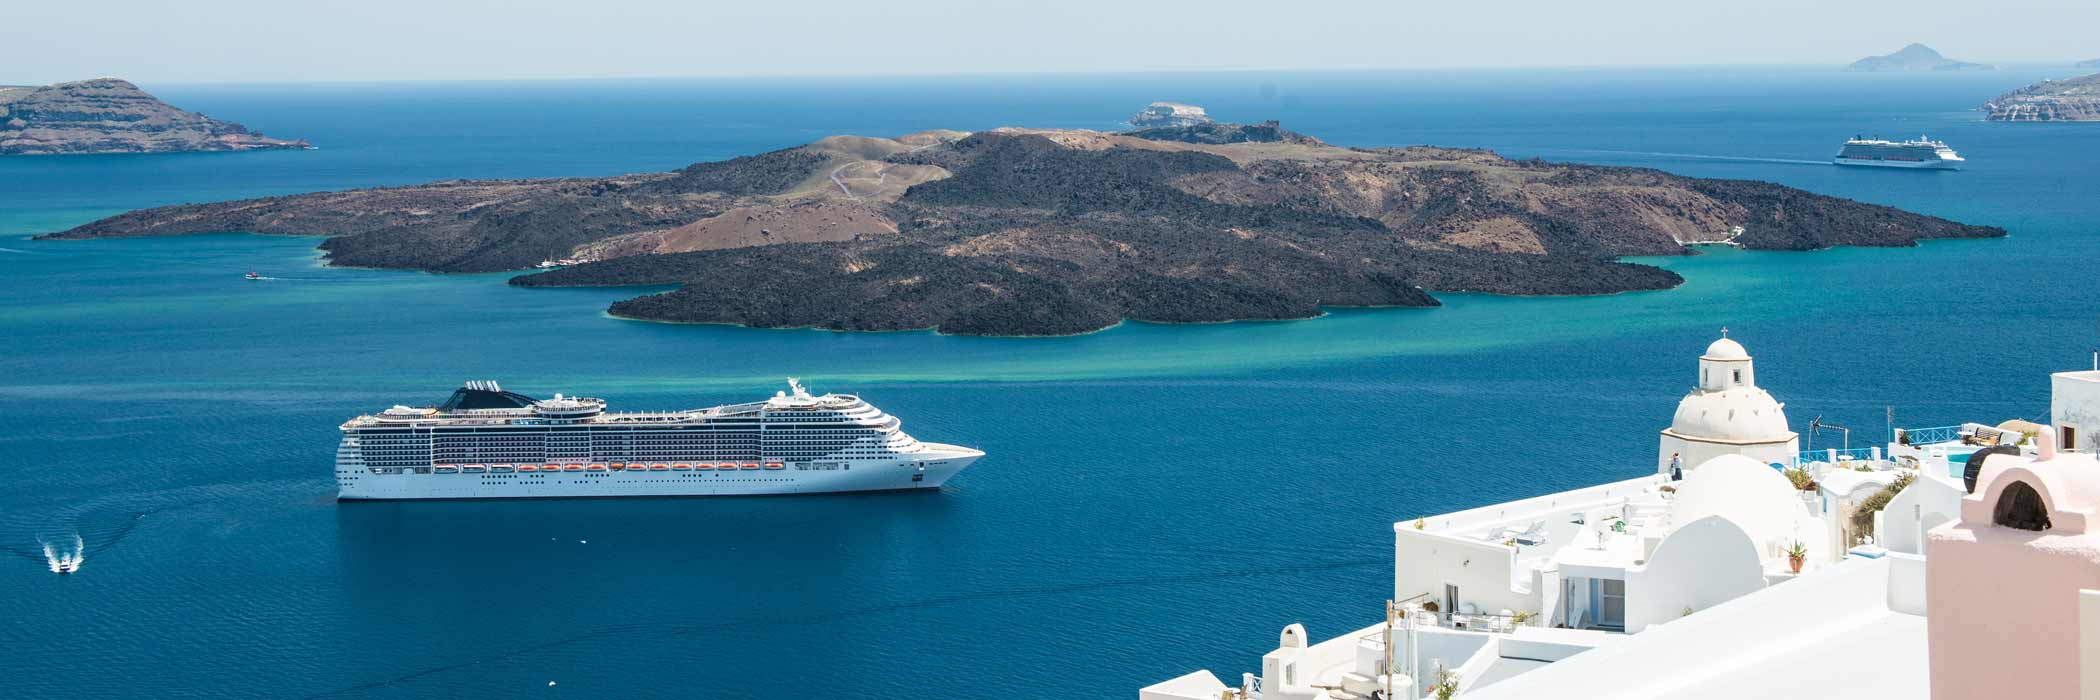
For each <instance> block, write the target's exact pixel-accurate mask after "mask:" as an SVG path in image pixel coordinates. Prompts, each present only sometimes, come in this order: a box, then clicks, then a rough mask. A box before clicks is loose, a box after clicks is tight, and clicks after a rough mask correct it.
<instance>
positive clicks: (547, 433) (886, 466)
mask: <svg viewBox="0 0 2100 700" xmlns="http://www.w3.org/2000/svg"><path fill="white" fill-rule="evenodd" d="M788 389H789V391H784V392H778V393H776V394H775V395H774V396H773V398H770V399H767V400H765V401H758V402H753V403H742V404H736V405H731V406H717V407H714V408H705V409H696V410H689V411H672V412H663V413H608V412H606V411H605V402H604V401H603V400H600V399H589V398H579V397H564V396H562V395H560V394H556V395H555V396H554V398H552V399H545V400H537V399H533V398H531V397H529V396H525V395H522V394H518V393H514V392H509V391H504V390H503V389H502V387H499V386H497V385H496V383H495V382H468V383H467V384H466V385H465V386H463V387H461V388H460V389H458V390H457V391H454V392H452V397H451V398H450V399H448V400H446V401H445V403H444V404H443V405H441V406H438V407H436V408H410V407H408V406H395V407H393V408H389V409H387V410H385V411H381V412H379V413H378V414H377V415H365V416H358V417H356V418H352V419H350V421H349V422H346V423H344V424H343V426H342V430H343V441H342V443H341V444H340V445H339V446H338V447H337V448H336V459H335V478H336V497H337V498H341V499H346V500H355V499H415V498H534V497H557V496H735V495H764V494H789V493H838V492H851V491H893V490H909V489H935V488H940V486H941V484H943V483H945V482H947V481H948V479H949V478H950V477H953V476H955V475H956V473H957V472H961V471H962V470H963V468H964V467H967V466H969V465H970V463H971V462H975V461H977V458H979V457H983V456H984V453H983V452H981V451H978V450H973V449H970V448H967V447H957V446H954V445H941V444H935V443H926V442H919V441H918V440H915V439H913V438H912V437H911V436H910V435H906V434H904V432H903V431H902V430H899V429H898V426H899V421H898V420H897V419H896V418H895V417H892V416H890V415H887V414H885V413H883V412H882V411H881V410H879V409H876V408H875V407H874V406H871V405H868V403H867V402H865V401H862V400H860V397H857V396H851V395H844V394H825V395H823V396H811V395H810V393H809V392H808V391H806V390H804V389H803V388H802V384H801V383H800V382H797V381H795V380H793V379H789V380H788Z"/></svg>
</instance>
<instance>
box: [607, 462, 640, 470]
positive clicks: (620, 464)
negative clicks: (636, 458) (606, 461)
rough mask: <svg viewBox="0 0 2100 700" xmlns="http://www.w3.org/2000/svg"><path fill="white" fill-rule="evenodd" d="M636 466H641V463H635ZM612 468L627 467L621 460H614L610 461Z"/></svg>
mask: <svg viewBox="0 0 2100 700" xmlns="http://www.w3.org/2000/svg"><path fill="white" fill-rule="evenodd" d="M636 466H641V465H636ZM612 468H614V469H626V468H627V465H626V463H623V462H614V463H612Z"/></svg>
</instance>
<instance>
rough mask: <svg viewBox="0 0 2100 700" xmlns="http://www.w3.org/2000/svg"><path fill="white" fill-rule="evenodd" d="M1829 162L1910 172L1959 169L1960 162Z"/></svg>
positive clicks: (1862, 160) (1861, 160)
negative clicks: (1900, 169) (1907, 170)
mask: <svg viewBox="0 0 2100 700" xmlns="http://www.w3.org/2000/svg"><path fill="white" fill-rule="evenodd" d="M1831 162H1832V163H1836V164H1838V165H1860V166H1866V167H1872V168H1908V169H1911V170H1959V169H1961V161H1958V160H1866V159H1853V158H1835V159H1832V160H1831Z"/></svg>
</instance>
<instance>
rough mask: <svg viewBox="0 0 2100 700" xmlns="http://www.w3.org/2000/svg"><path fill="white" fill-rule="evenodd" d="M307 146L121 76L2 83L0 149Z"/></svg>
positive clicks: (154, 150) (45, 151)
mask: <svg viewBox="0 0 2100 700" xmlns="http://www.w3.org/2000/svg"><path fill="white" fill-rule="evenodd" d="M310 147H311V146H310V145H308V144H307V142H305V141H287V140H284V139H275V138H270V137H268V136H264V135H262V134H258V133H255V132H252V131H249V130H248V129H247V127H243V126H241V125H239V124H235V123H233V122H226V121H219V120H217V119H213V118H211V117H207V116H204V115H202V114H198V113H195V112H185V111H183V110H180V109H176V108H175V107H173V106H170V105H169V104H168V103H166V102H162V101H160V100H159V99H157V98H155V97H154V96H152V95H149V94H146V91H144V90H140V89H139V88H138V86H137V85H133V84H131V83H128V82H125V81H122V80H118V79H116V78H98V79H95V80H82V81H79V82H72V83H58V84H55V85H45V86H41V87H37V86H20V87H0V155H52V154H67V153H174V152H180V151H252V150H258V149H269V148H310Z"/></svg>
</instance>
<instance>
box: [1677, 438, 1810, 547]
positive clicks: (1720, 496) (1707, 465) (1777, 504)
mask: <svg viewBox="0 0 2100 700" xmlns="http://www.w3.org/2000/svg"><path fill="white" fill-rule="evenodd" d="M1676 486H1677V493H1676V495H1674V496H1672V497H1671V499H1670V523H1671V526H1672V527H1673V528H1674V527H1676V526H1680V525H1685V524H1689V523H1692V522H1696V521H1698V520H1699V519H1701V518H1707V517H1720V518H1723V519H1726V520H1727V521H1729V522H1732V523H1735V525H1736V527H1740V528H1742V529H1743V532H1745V533H1748V534H1749V535H1750V539H1751V540H1753V541H1755V542H1756V543H1757V544H1758V545H1759V546H1761V547H1762V546H1768V545H1771V544H1773V543H1775V542H1778V543H1783V542H1784V541H1786V540H1788V539H1792V538H1795V537H1796V536H1797V534H1798V533H1796V532H1795V531H1794V526H1795V523H1796V521H1797V520H1799V519H1800V518H1801V517H1802V516H1804V515H1805V514H1806V511H1805V510H1803V509H1802V506H1801V492H1800V491H1799V490H1796V489H1795V488H1794V483H1793V482H1791V481H1788V480H1787V478H1786V476H1785V475H1783V474H1780V473H1779V470H1777V469H1773V468H1772V467H1771V466H1769V465H1766V464H1763V463H1761V462H1758V461H1757V460H1755V459H1751V458H1749V457H1744V456H1742V455H1722V456H1719V457H1715V458H1713V459H1709V460H1706V461H1705V462H1702V463H1700V464H1699V466H1698V467H1696V468H1693V469H1691V470H1689V471H1687V472H1686V473H1685V477H1684V480H1683V481H1680V482H1677V484H1676Z"/></svg>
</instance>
